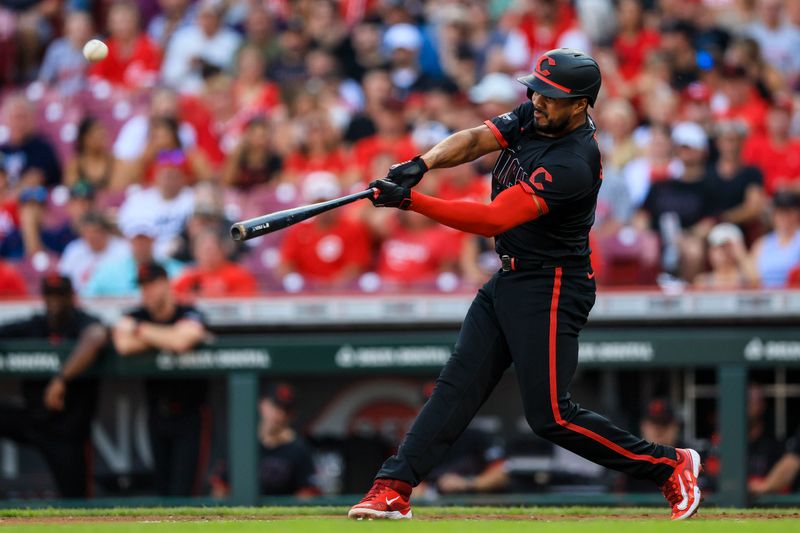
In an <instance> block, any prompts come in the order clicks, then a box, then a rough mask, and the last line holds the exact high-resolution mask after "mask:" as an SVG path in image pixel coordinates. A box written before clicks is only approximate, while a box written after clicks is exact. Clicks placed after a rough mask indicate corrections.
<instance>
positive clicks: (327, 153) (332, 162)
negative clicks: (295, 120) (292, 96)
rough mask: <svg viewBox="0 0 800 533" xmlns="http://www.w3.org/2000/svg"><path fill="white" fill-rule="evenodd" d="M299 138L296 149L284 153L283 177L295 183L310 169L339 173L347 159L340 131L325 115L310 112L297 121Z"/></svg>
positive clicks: (345, 165)
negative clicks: (342, 146)
mask: <svg viewBox="0 0 800 533" xmlns="http://www.w3.org/2000/svg"><path fill="white" fill-rule="evenodd" d="M298 127H299V128H300V130H299V135H298V138H299V139H300V142H299V145H298V146H297V149H296V150H294V151H293V152H291V153H289V155H287V156H286V161H285V162H284V168H283V171H284V178H285V179H287V180H288V181H293V182H297V181H298V180H299V179H300V178H302V177H303V176H305V175H306V174H309V173H311V172H320V171H326V172H332V173H334V174H337V175H341V174H343V173H344V172H345V170H346V169H347V159H346V157H345V155H344V153H343V152H342V149H341V148H340V139H339V134H338V133H337V131H336V130H335V129H334V127H333V125H332V124H331V122H330V120H329V119H328V117H326V116H323V115H312V116H309V117H307V118H306V119H305V120H303V121H301V122H300V123H299V124H298Z"/></svg>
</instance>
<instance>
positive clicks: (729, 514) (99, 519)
mask: <svg viewBox="0 0 800 533" xmlns="http://www.w3.org/2000/svg"><path fill="white" fill-rule="evenodd" d="M310 518H314V519H333V520H346V519H347V518H346V516H344V515H343V514H342V513H338V512H337V513H320V514H314V515H297V514H285V515H280V514H276V515H262V514H236V515H229V514H214V513H213V512H210V513H208V514H197V515H182V514H175V515H169V514H167V515H165V514H153V515H147V514H141V515H114V514H108V515H102V514H98V515H91V516H82V515H74V516H71V515H69V514H64V515H61V516H19V517H14V516H8V517H3V518H0V526H12V525H25V524H40V525H48V524H49V525H61V524H111V523H142V524H148V523H171V522H175V523H180V522H222V521H261V522H276V521H283V520H300V519H310ZM668 519H669V513H668V512H667V511H664V510H653V511H652V512H651V511H644V512H638V513H631V512H619V513H614V512H608V511H605V512H603V513H602V514H597V513H564V514H558V513H552V512H548V513H545V514H537V513H536V512H535V510H532V512H531V513H519V512H515V513H502V512H492V513H479V512H475V513H459V514H454V513H449V512H445V513H437V512H435V511H427V512H426V511H425V510H424V509H423V510H422V512H418V513H417V515H416V516H415V520H419V521H426V522H427V521H442V520H467V521H477V520H482V521H495V520H510V521H532V522H563V521H593V520H603V521H606V520H609V521H610V520H620V521H646V520H653V521H668ZM720 519H724V520H731V521H738V520H757V521H764V520H778V519H781V520H800V511H797V512H794V511H792V512H786V511H782V512H781V511H770V510H763V511H758V510H749V511H744V512H736V511H725V512H724V513H720V512H713V510H712V512H708V513H705V515H704V513H702V512H700V513H698V514H697V515H696V516H695V517H693V518H692V522H700V521H704V520H720Z"/></svg>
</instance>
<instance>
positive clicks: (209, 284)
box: [173, 229, 257, 297]
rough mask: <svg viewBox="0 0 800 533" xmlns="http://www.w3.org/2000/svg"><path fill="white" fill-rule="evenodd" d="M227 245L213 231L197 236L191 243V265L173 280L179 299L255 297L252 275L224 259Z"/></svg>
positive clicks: (206, 231) (226, 241)
mask: <svg viewBox="0 0 800 533" xmlns="http://www.w3.org/2000/svg"><path fill="white" fill-rule="evenodd" d="M229 242H230V239H226V240H225V241H224V242H223V240H222V238H221V237H220V235H219V232H217V231H214V230H213V229H209V230H205V231H202V232H200V233H199V234H198V235H196V236H195V238H194V239H193V241H192V255H193V259H194V264H193V265H192V266H190V267H188V268H187V269H186V270H185V271H184V272H183V273H182V274H181V275H180V276H178V277H177V278H176V279H175V282H174V284H173V287H174V289H175V293H176V294H177V295H178V296H182V297H186V296H192V297H209V296H210V297H215V296H252V295H254V294H255V293H256V285H257V284H256V279H255V277H254V276H253V274H251V273H250V271H248V270H247V269H246V268H244V267H242V266H239V265H237V264H236V263H234V262H232V261H229V260H228V259H227V255H228V254H229V253H230V250H226V245H227V244H228V243H229ZM229 247H230V246H228V248H229Z"/></svg>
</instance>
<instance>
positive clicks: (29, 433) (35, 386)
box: [0, 274, 108, 498]
mask: <svg viewBox="0 0 800 533" xmlns="http://www.w3.org/2000/svg"><path fill="white" fill-rule="evenodd" d="M42 298H44V306H45V311H44V313H37V314H35V315H33V316H31V317H30V318H27V319H24V320H18V321H15V322H11V323H8V324H5V325H2V326H0V339H3V341H0V349H2V348H5V346H3V344H5V340H6V339H22V338H24V339H40V340H45V341H47V342H49V343H50V344H51V345H52V346H53V348H55V349H57V347H58V346H59V345H60V344H62V343H65V342H74V343H75V344H74V345H73V347H72V349H71V350H70V352H69V356H68V357H67V359H66V360H65V361H64V362H63V363H62V365H61V369H60V370H59V372H58V373H57V374H56V375H55V376H53V377H52V378H50V379H30V380H27V379H26V380H23V381H22V391H21V392H22V397H23V399H24V406H22V407H20V406H17V405H1V406H0V438H6V439H11V440H13V441H16V442H19V443H20V444H25V445H28V446H32V447H34V448H36V449H38V450H39V452H40V453H41V454H42V455H43V456H44V458H45V460H46V461H47V465H48V467H49V468H50V472H51V473H52V474H53V478H54V479H55V482H56V485H57V486H58V491H59V492H60V494H61V496H62V497H64V498H86V497H88V496H90V495H91V493H92V491H91V483H92V480H91V478H90V476H89V472H90V461H89V458H90V457H91V442H90V436H91V421H92V417H93V416H94V413H95V407H96V406H97V394H98V383H97V380H96V379H91V378H85V377H83V376H82V374H83V373H84V372H85V371H86V370H87V369H89V368H90V367H91V366H92V365H93V364H94V362H95V361H96V360H97V358H98V356H99V355H100V353H101V351H102V349H103V347H104V346H105V345H106V343H107V342H108V332H107V331H106V328H105V327H104V326H103V325H102V324H101V323H100V322H99V321H98V320H97V319H96V318H94V317H93V316H91V315H88V314H86V313H85V312H83V311H82V310H81V309H80V308H78V307H77V306H76V302H75V292H74V291H73V289H72V283H71V282H70V280H69V278H66V277H62V276H59V275H57V274H50V275H47V276H45V277H44V278H43V279H42Z"/></svg>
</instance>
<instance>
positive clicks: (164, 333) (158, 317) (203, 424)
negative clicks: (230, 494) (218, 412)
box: [112, 263, 210, 496]
mask: <svg viewBox="0 0 800 533" xmlns="http://www.w3.org/2000/svg"><path fill="white" fill-rule="evenodd" d="M136 279H137V282H138V284H139V288H140V290H141V305H140V306H139V307H136V308H134V309H132V310H130V311H128V312H127V313H125V314H124V315H123V316H122V318H120V319H119V320H118V321H117V323H116V324H115V325H114V329H113V333H112V339H113V341H114V348H115V349H116V351H117V353H118V354H120V355H121V356H123V357H127V356H135V355H139V354H143V353H146V352H151V351H153V350H161V351H167V352H173V353H176V354H182V353H185V352H188V351H189V350H192V349H193V348H195V347H197V346H198V345H199V344H200V343H202V342H203V341H204V340H205V338H206V337H207V336H208V332H207V330H206V328H205V326H204V324H203V317H202V315H201V314H200V313H199V312H198V311H197V310H196V309H194V308H193V307H190V306H185V305H181V304H178V303H177V302H176V301H175V297H174V296H173V293H172V290H171V288H170V284H169V279H168V278H167V271H166V270H165V269H164V267H162V266H161V265H159V264H158V263H145V264H142V265H139V269H138V272H137V278H136ZM207 388H208V387H207V383H206V382H205V381H203V380H198V379H157V378H156V379H149V380H147V381H146V382H145V393H146V396H147V416H148V429H149V434H150V446H151V449H152V451H153V468H154V475H155V485H156V486H155V488H156V491H157V493H158V494H159V495H160V496H192V495H197V494H198V490H199V487H200V483H201V482H202V479H201V477H202V474H203V472H204V470H205V467H206V463H207V461H208V457H207V452H208V445H209V443H208V441H207V439H208V436H209V435H210V427H209V424H210V420H209V414H208V410H207V407H206V404H207V395H208V390H207Z"/></svg>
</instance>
